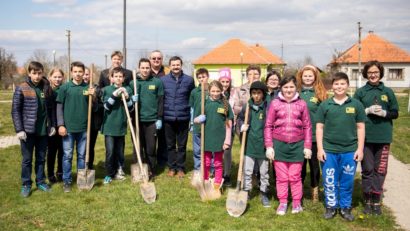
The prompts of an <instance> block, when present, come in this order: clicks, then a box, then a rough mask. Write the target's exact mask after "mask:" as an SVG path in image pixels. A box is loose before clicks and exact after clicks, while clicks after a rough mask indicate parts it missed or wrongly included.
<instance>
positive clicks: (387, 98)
mask: <svg viewBox="0 0 410 231" xmlns="http://www.w3.org/2000/svg"><path fill="white" fill-rule="evenodd" d="M380 98H381V99H382V101H384V102H388V101H389V97H387V95H381V97H380Z"/></svg>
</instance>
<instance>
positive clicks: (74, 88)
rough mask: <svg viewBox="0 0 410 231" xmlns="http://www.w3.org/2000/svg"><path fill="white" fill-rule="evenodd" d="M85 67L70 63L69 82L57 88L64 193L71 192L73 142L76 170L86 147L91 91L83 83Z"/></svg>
mask: <svg viewBox="0 0 410 231" xmlns="http://www.w3.org/2000/svg"><path fill="white" fill-rule="evenodd" d="M84 69H85V66H84V64H83V63H82V62H73V63H71V67H70V70H71V76H72V80H71V81H69V82H67V83H65V84H63V85H62V86H61V87H60V90H59V92H58V96H57V125H58V134H59V135H60V136H62V137H63V150H64V156H63V181H64V185H63V190H64V192H70V191H71V183H72V177H71V167H72V166H71V163H72V161H73V151H74V150H73V149H74V143H76V145H77V169H84V168H85V145H86V139H87V120H88V116H87V114H88V96H89V95H94V88H93V87H92V86H88V85H87V84H86V83H84V81H83V75H84Z"/></svg>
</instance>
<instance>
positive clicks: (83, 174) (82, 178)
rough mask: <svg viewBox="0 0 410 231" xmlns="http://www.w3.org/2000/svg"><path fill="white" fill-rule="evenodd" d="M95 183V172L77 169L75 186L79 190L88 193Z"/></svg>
mask: <svg viewBox="0 0 410 231" xmlns="http://www.w3.org/2000/svg"><path fill="white" fill-rule="evenodd" d="M94 183H95V170H90V169H79V170H78V172H77V186H78V189H80V190H87V191H90V190H91V189H92V188H93V186H94Z"/></svg>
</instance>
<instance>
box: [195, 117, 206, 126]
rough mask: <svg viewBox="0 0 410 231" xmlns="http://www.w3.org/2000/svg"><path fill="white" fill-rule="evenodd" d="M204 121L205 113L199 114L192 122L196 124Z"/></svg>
mask: <svg viewBox="0 0 410 231" xmlns="http://www.w3.org/2000/svg"><path fill="white" fill-rule="evenodd" d="M205 121H206V115H199V116H197V117H196V118H195V119H194V122H195V123H197V124H202V123H205Z"/></svg>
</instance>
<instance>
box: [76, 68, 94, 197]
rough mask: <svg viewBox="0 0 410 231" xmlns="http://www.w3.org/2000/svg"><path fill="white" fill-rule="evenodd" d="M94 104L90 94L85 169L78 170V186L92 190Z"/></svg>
mask: <svg viewBox="0 0 410 231" xmlns="http://www.w3.org/2000/svg"><path fill="white" fill-rule="evenodd" d="M93 69H94V64H92V65H91V68H90V82H89V86H90V87H92V86H93V85H92V84H93ZM92 104H93V96H92V95H88V120H87V143H86V148H85V169H78V171H77V187H78V189H80V190H88V191H90V190H91V189H92V188H93V186H94V182H95V170H91V169H88V161H89V156H90V132H91V110H92V108H91V107H92Z"/></svg>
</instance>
